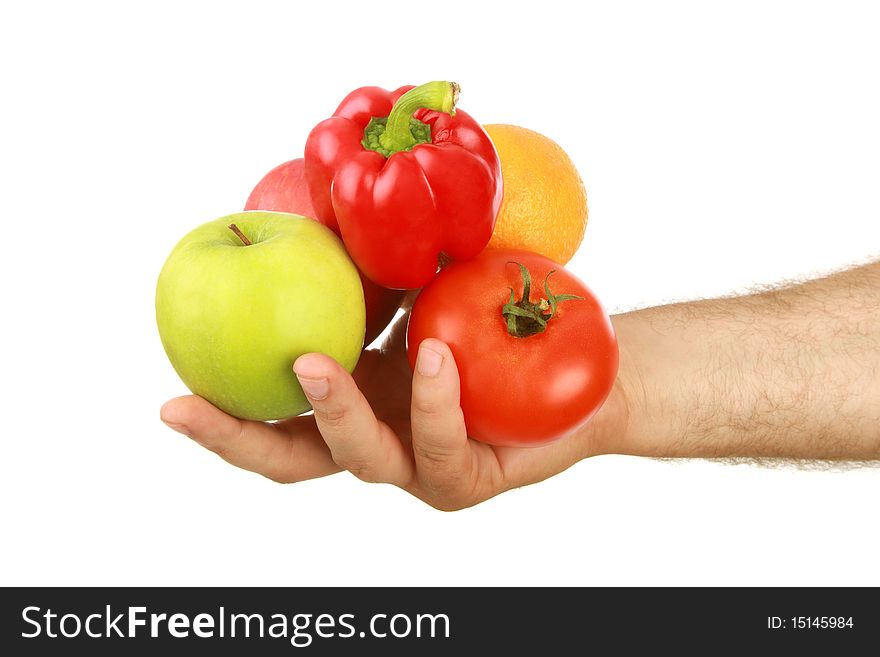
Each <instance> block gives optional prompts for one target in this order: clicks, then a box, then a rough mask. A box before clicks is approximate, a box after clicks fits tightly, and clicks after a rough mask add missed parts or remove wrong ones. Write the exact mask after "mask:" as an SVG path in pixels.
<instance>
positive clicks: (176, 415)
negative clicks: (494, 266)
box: [162, 317, 616, 510]
mask: <svg viewBox="0 0 880 657" xmlns="http://www.w3.org/2000/svg"><path fill="white" fill-rule="evenodd" d="M406 321H407V317H403V318H402V319H400V320H399V321H398V322H397V324H396V325H395V326H394V327H393V329H392V332H391V335H390V336H389V338H388V339H387V340H386V342H385V343H384V344H383V345H382V347H381V349H378V350H376V349H373V350H367V351H365V352H364V354H363V355H362V356H361V359H360V361H359V363H358V366H357V368H356V369H355V371H354V374H353V376H350V375H349V374H348V373H347V372H345V371H344V370H343V369H342V368H341V367H339V365H337V364H336V363H335V362H334V361H332V360H331V359H329V358H327V357H325V356H320V355H317V354H311V355H308V356H305V357H302V358H306V359H310V362H309V369H310V370H313V371H316V372H318V375H319V376H320V377H321V378H322V379H323V380H327V381H329V384H330V391H331V392H330V394H329V395H328V396H327V397H326V399H321V400H317V399H313V400H312V403H313V406H314V408H315V413H314V414H313V415H308V416H300V417H295V418H291V419H289V420H285V421H283V422H279V423H276V424H269V423H261V422H250V421H241V420H237V419H235V418H233V417H231V416H229V415H227V414H225V413H223V412H222V411H220V410H219V409H217V408H215V407H214V406H212V405H210V404H209V403H208V402H206V401H205V400H203V399H201V398H199V397H192V396H190V397H182V398H178V399H175V400H172V401H170V402H168V404H166V405H165V406H164V407H163V409H162V418H163V420H164V421H165V422H166V423H167V424H169V425H170V426H171V427H172V428H174V429H176V430H178V431H181V432H182V433H185V434H187V435H189V436H190V437H192V438H193V439H194V440H196V441H197V442H199V443H200V444H202V445H204V446H205V447H207V448H208V449H210V450H212V451H214V452H216V453H218V454H219V455H220V456H221V457H223V458H224V459H225V460H227V461H229V462H230V463H232V464H233V465H237V466H239V467H242V468H245V469H247V470H252V471H254V472H258V473H260V474H263V475H264V476H267V477H269V478H271V479H273V480H275V481H279V482H288V483H289V482H296V481H302V480H305V479H311V478H314V477H320V476H325V475H328V474H332V473H334V472H338V471H339V470H343V469H344V470H349V471H350V472H352V473H353V474H355V475H356V476H358V477H359V478H361V479H363V480H365V481H369V482H387V483H393V484H395V485H397V486H399V487H401V488H403V489H404V490H406V491H408V492H410V493H411V494H413V495H415V496H416V497H418V498H420V499H422V500H424V501H425V502H427V503H429V504H431V505H432V506H434V507H436V508H439V509H444V510H453V509H461V508H464V507H468V506H472V505H474V504H477V503H479V502H481V501H483V500H486V499H488V498H490V497H493V496H494V495H497V494H498V493H501V492H503V491H505V490H509V489H511V488H515V487H518V486H523V485H526V484H530V483H534V482H537V481H541V480H543V479H545V478H547V477H549V476H551V475H554V474H556V473H558V472H561V471H562V470H564V469H566V468H568V467H569V466H570V465H572V464H574V463H576V462H577V461H579V460H581V459H582V458H584V457H586V456H590V455H592V454H594V453H597V452H598V450H597V449H596V445H597V442H596V436H597V432H596V431H595V428H596V427H597V426H601V425H603V424H607V422H604V421H603V420H602V418H600V417H599V416H597V418H594V420H593V421H592V422H591V423H590V428H589V429H588V428H583V429H582V430H580V431H578V432H576V433H575V434H574V435H572V436H570V437H568V438H565V439H563V440H560V441H557V442H555V443H551V444H549V445H546V446H543V447H536V448H512V447H494V446H491V445H487V444H484V443H481V442H478V441H475V440H471V439H469V438H467V435H466V432H465V426H464V419H463V415H462V413H461V410H460V408H459V406H458V397H459V388H458V384H459V382H458V372H457V369H456V368H455V363H454V360H453V359H452V354H451V352H449V350H448V347H446V345H444V344H443V343H441V342H439V341H433V340H432V341H431V342H432V343H436V344H432V346H433V348H434V349H436V350H437V351H439V352H442V355H443V356H444V365H443V367H442V368H441V371H440V374H439V375H438V376H437V377H434V378H433V379H425V377H422V376H421V375H418V374H416V375H413V373H412V371H411V370H410V367H409V363H408V362H407V358H406V349H405V336H406ZM302 358H301V359H299V360H298V361H297V373H298V375H299V376H300V379H301V380H303V373H302V372H301V371H300V369H301V368H300V366H299V364H300V361H301V360H302ZM311 376H312V372H310V373H309V377H311ZM608 406H609V404H606V407H608ZM615 406H616V404H615ZM609 414H613V412H611V411H607V410H605V409H603V411H600V414H599V415H600V416H601V415H609ZM597 420H598V422H597Z"/></svg>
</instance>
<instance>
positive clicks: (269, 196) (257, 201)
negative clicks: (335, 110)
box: [244, 158, 406, 345]
mask: <svg viewBox="0 0 880 657" xmlns="http://www.w3.org/2000/svg"><path fill="white" fill-rule="evenodd" d="M303 163H304V160H303V159H302V158H297V159H296V160H290V162H285V163H284V164H279V165H278V166H277V167H275V168H274V169H272V170H271V171H270V172H269V173H267V174H266V175H265V176H264V177H263V179H262V180H261V181H260V182H258V183H257V186H256V187H254V191H252V192H251V195H250V196H249V197H248V200H247V203H245V206H244V209H245V210H269V211H272V212H292V213H293V214H300V215H302V216H304V217H309V218H312V219H314V218H315V211H314V209H313V208H312V200H311V198H309V188H308V186H307V185H306V179H305V176H304V175H303ZM361 284H362V285H363V288H364V305H365V306H366V310H367V331H366V336H365V337H364V344H365V345H369V344H370V343H371V342H372V341H373V340H375V339H376V337H377V336H378V335H379V334H380V333H381V332H382V331H383V329H384V328H385V327H386V326H388V322H390V321H391V320H392V319H393V318H394V313H396V312H397V309H398V308H399V307H400V303H401V302H402V301H403V296H404V294H406V291H405V290H389V289H387V288H384V287H380V286H379V285H376V284H375V283H373V282H372V281H371V280H369V279H368V278H367V277H366V276H364V275H363V274H361Z"/></svg>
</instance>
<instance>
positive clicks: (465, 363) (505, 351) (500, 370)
mask: <svg viewBox="0 0 880 657" xmlns="http://www.w3.org/2000/svg"><path fill="white" fill-rule="evenodd" d="M511 263H519V264H521V265H523V266H524V267H525V268H526V269H527V270H528V272H529V273H530V274H531V291H530V293H529V299H528V300H527V301H529V303H528V304H523V303H522V300H523V289H524V277H523V275H522V273H521V270H520V268H519V267H518V266H517V264H511ZM551 271H555V273H553V274H552V275H551V276H550V278H549V279H548V284H549V287H550V291H551V293H552V294H550V295H548V294H547V292H546V291H545V289H544V281H545V279H546V277H547V275H548V274H549V273H550V272H551ZM511 288H512V289H513V291H514V292H515V297H516V298H515V302H517V303H515V304H513V305H518V306H520V307H521V308H524V310H522V311H517V310H513V309H511V308H510V305H508V304H509V302H510V301H511ZM568 295H577V296H578V297H581V298H579V299H575V298H569V296H568ZM551 298H554V299H553V300H555V301H556V313H555V315H553V316H552V318H551V317H550V315H551V311H552V307H551V306H552V304H551V303H550V301H551ZM542 299H543V300H544V303H540V302H541V300H542ZM539 304H540V305H539ZM505 312H506V314H504V313H505ZM535 314H538V315H540V317H541V318H543V321H544V322H545V327H544V328H543V329H542V328H541V324H540V321H537V320H536V319H534V315H535ZM509 329H510V330H513V331H514V332H515V333H518V334H520V335H526V337H515V336H514V335H511V333H510V332H509ZM425 338H437V339H439V340H442V341H443V342H445V343H446V344H448V345H449V347H450V349H451V350H452V354H453V356H454V357H455V362H456V364H457V365H458V371H459V375H460V377H461V408H462V411H463V412H464V418H465V424H466V425H467V429H468V435H470V436H471V437H472V438H475V439H477V440H481V441H483V442H486V443H490V444H493V445H506V446H532V445H540V444H543V443H547V442H550V441H552V440H556V439H558V438H562V437H564V436H566V435H568V434H570V433H572V432H573V431H574V430H575V429H577V428H578V427H580V426H581V425H583V424H584V423H585V422H586V421H587V420H588V419H589V418H590V417H591V416H592V415H593V413H595V412H596V411H597V410H598V409H599V407H600V406H601V405H602V403H603V402H604V401H605V399H606V397H607V396H608V393H609V392H610V391H611V387H612V385H613V384H614V380H615V377H616V376H617V362H618V353H617V340H616V338H615V337H614V329H613V328H612V326H611V321H610V320H609V318H608V315H606V314H605V311H604V310H603V309H602V306H601V305H600V304H599V301H598V300H597V299H596V297H595V296H594V295H593V293H592V292H591V291H590V290H589V288H588V287H587V286H586V285H584V283H582V282H581V281H580V280H579V279H578V278H576V277H575V276H574V275H573V274H571V273H570V272H568V271H566V270H565V268H564V267H563V266H562V265H559V264H557V263H555V262H553V261H552V260H550V259H548V258H545V257H544V256H541V255H538V254H535V253H530V252H527V251H513V250H507V249H497V250H496V249H487V250H486V251H484V252H483V253H482V254H481V255H479V256H478V257H477V258H475V259H473V260H465V261H456V262H453V263H451V264H450V265H448V266H447V267H446V268H444V269H443V271H441V272H440V273H439V274H438V275H437V277H436V278H435V279H434V280H433V281H431V283H429V284H428V285H427V286H426V287H425V288H424V289H423V290H422V292H421V294H419V297H418V298H417V299H416V302H415V305H414V306H413V310H412V315H411V316H410V320H409V327H408V329H407V342H408V355H409V362H410V367H414V366H415V360H416V355H417V353H418V348H419V345H420V344H421V342H422V340H424V339H425Z"/></svg>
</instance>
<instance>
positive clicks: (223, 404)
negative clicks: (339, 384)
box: [156, 212, 365, 420]
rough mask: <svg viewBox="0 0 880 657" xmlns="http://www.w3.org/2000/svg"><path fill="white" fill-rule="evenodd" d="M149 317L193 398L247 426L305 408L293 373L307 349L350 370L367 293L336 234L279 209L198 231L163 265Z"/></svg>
mask: <svg viewBox="0 0 880 657" xmlns="http://www.w3.org/2000/svg"><path fill="white" fill-rule="evenodd" d="M156 321H157V323H158V325H159V335H160V336H161V338H162V345H163V346H164V347H165V352H166V353H167V354H168V358H169V359H170V360H171V364H172V365H173V366H174V369H175V370H176V371H177V374H178V375H179V376H180V378H181V379H183V382H184V383H185V384H186V386H187V387H188V388H189V389H190V390H191V391H192V392H193V393H195V394H196V395H200V396H201V397H204V398H205V399H207V400H208V401H210V402H211V403H212V404H214V405H215V406H217V407H218V408H221V409H223V410H224V411H226V412H227V413H230V414H232V415H235V416H236V417H239V418H242V419H247V420H276V419H280V418H285V417H290V416H292V415H297V414H299V413H302V412H304V411H307V410H308V409H309V403H308V401H307V400H306V397H305V395H304V394H303V391H302V388H301V387H300V385H299V383H298V382H297V380H296V376H295V375H294V373H293V369H292V366H293V361H294V360H296V359H297V357H299V356H301V355H302V354H304V353H308V352H321V353H324V354H327V355H328V356H332V357H333V358H334V359H336V361H338V362H339V364H340V365H342V366H343V367H344V368H346V369H347V370H348V371H352V370H353V369H354V366H355V365H356V364H357V361H358V358H359V356H360V353H361V349H362V347H363V341H364V326H365V317H364V294H363V289H362V287H361V282H360V277H359V275H358V271H357V268H356V267H355V265H354V263H352V261H351V259H350V258H349V257H348V254H347V253H346V251H345V247H344V246H343V245H342V242H341V241H340V240H339V238H338V237H336V235H335V234H334V233H333V231H331V230H330V229H329V228H327V227H325V226H323V225H321V224H319V223H318V222H317V221H313V220H312V219H308V218H306V217H301V216H299V215H295V214H287V213H283V212H240V213H238V214H231V215H229V216H226V217H222V218H220V219H217V220H216V221H211V222H208V223H206V224H203V225H202V226H199V227H198V228H196V229H195V230H193V231H192V232H190V233H189V234H188V235H187V236H186V237H184V238H183V239H182V240H180V242H179V243H178V244H177V246H175V247H174V250H173V251H172V252H171V255H170V256H168V260H167V261H166V262H165V266H164V267H163V268H162V273H161V274H159V282H158V285H157V287H156Z"/></svg>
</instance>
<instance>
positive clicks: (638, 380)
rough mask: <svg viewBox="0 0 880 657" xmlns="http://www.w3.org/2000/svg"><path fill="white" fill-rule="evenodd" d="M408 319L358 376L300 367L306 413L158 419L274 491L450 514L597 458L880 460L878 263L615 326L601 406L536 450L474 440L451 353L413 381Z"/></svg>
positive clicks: (308, 361)
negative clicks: (410, 498)
mask: <svg viewBox="0 0 880 657" xmlns="http://www.w3.org/2000/svg"><path fill="white" fill-rule="evenodd" d="M404 322H405V318H404V320H403V321H401V322H400V323H398V324H397V325H396V326H395V329H394V331H393V332H392V335H391V336H390V337H389V340H388V341H387V342H386V344H385V345H383V347H382V349H381V350H378V351H368V352H366V353H365V354H364V355H363V357H362V358H361V361H360V363H359V364H358V367H357V369H356V370H355V372H354V377H351V376H349V375H348V374H347V373H346V372H345V370H343V369H342V368H341V367H339V366H338V365H337V364H336V363H335V362H334V361H333V360H332V359H330V358H327V357H326V356H322V355H320V354H306V355H304V356H302V357H300V358H299V359H297V361H296V362H295V363H294V371H295V372H296V373H297V376H298V377H299V380H300V382H301V383H302V384H303V387H304V388H305V389H306V391H307V394H308V395H309V397H310V400H311V402H312V404H313V406H314V409H315V413H314V416H306V417H298V418H293V419H291V420H287V421H285V422H283V423H280V424H276V425H272V424H263V423H257V422H242V421H240V420H237V419H235V418H233V417H231V416H229V415H226V414H225V413H223V412H221V411H219V410H217V409H216V408H214V407H213V406H211V405H210V404H209V403H208V402H206V401H205V400H203V399H201V398H199V397H193V396H189V397H180V398H177V399H173V400H171V401H169V402H168V403H166V404H165V406H163V407H162V411H161V417H162V419H163V421H165V422H166V423H167V424H168V425H169V426H171V427H172V428H173V429H175V430H177V431H180V432H181V433H184V434H186V435H188V436H190V437H191V438H193V439H194V440H196V441H197V442H199V443H200V444H202V445H203V446H205V447H206V448H208V449H210V450H211V451H214V452H216V453H217V454H219V455H220V456H221V457H223V458H224V459H226V460H227V461H229V462H230V463H232V464H233V465H236V466H238V467H241V468H245V469H247V470H252V471H254V472H258V473H260V474H263V475H265V476H267V477H269V478H271V479H273V480H275V481H279V482H296V481H302V480H305V479H311V478H314V477H321V476H324V475H328V474H332V473H334V472H338V471H340V470H343V469H344V470H348V471H350V472H352V473H353V474H354V475H356V476H357V477H359V478H361V479H363V480H364V481H368V482H386V483H392V484H395V485H397V486H399V487H401V488H402V489H404V490H406V491H408V492H409V493H411V494H413V495H415V496H416V497H418V498H420V499H422V500H424V501H425V502H427V503H428V504H430V505H432V506H434V507H436V508H438V509H443V510H455V509H461V508H464V507H468V506H472V505H474V504H477V503H479V502H482V501H484V500H486V499H488V498H490V497H493V496H494V495H497V494H499V493H502V492H504V491H507V490H510V489H512V488H516V487H519V486H524V485H527V484H531V483H535V482H538V481H541V480H543V479H546V478H547V477H550V476H552V475H554V474H557V473H559V472H561V471H562V470H565V469H566V468H568V467H569V466H571V465H572V464H574V463H576V462H578V461H579V460H581V459H583V458H587V457H590V456H596V455H599V454H611V453H615V454H630V455H640V456H651V457H690V458H719V457H734V458H739V457H745V458H787V459H811V460H813V459H823V460H825V459H827V460H873V459H878V458H880V263H875V264H872V265H868V266H865V267H861V268H857V269H853V270H850V271H848V272H844V273H841V274H837V275H834V276H831V277H827V278H823V279H819V280H816V281H812V282H809V283H805V284H801V285H796V286H790V287H786V288H780V289H775V290H771V291H768V292H764V293H760V294H753V295H749V296H743V297H736V298H727V299H716V300H707V301H696V302H690V303H681V304H674V305H668V306H661V307H658V308H651V309H646V310H640V311H636V312H631V313H626V314H623V315H618V316H615V317H614V318H612V322H613V324H614V327H615V331H616V332H617V336H618V340H619V343H620V350H621V351H620V356H621V362H620V372H619V375H618V379H617V382H616V384H615V387H614V389H613V391H612V393H611V396H610V397H609V399H608V401H606V403H605V405H604V406H603V407H602V409H601V410H600V411H599V412H598V413H597V414H596V416H595V417H594V418H593V419H592V420H591V421H590V422H589V423H587V424H586V425H585V426H584V427H582V428H581V429H580V430H578V431H577V432H576V433H575V434H573V435H572V436H570V437H568V438H566V439H563V440H561V441H558V442H555V443H552V444H550V445H547V446H544V447H539V448H531V449H530V448H509V447H508V448H502V447H491V446H489V445H485V444H483V443H479V442H476V441H473V440H470V439H468V438H467V435H466V433H465V427H464V422H463V418H462V413H461V410H460V408H459V406H458V399H459V384H458V373H457V369H456V365H455V361H454V360H453V358H452V355H451V353H450V351H449V349H448V347H446V345H445V344H443V343H442V342H440V341H438V340H434V339H427V340H425V341H424V342H423V343H422V344H421V346H420V350H419V355H418V359H417V364H416V371H415V372H414V373H413V374H410V369H409V367H408V365H407V361H406V356H405V350H404V341H405V323H404Z"/></svg>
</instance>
